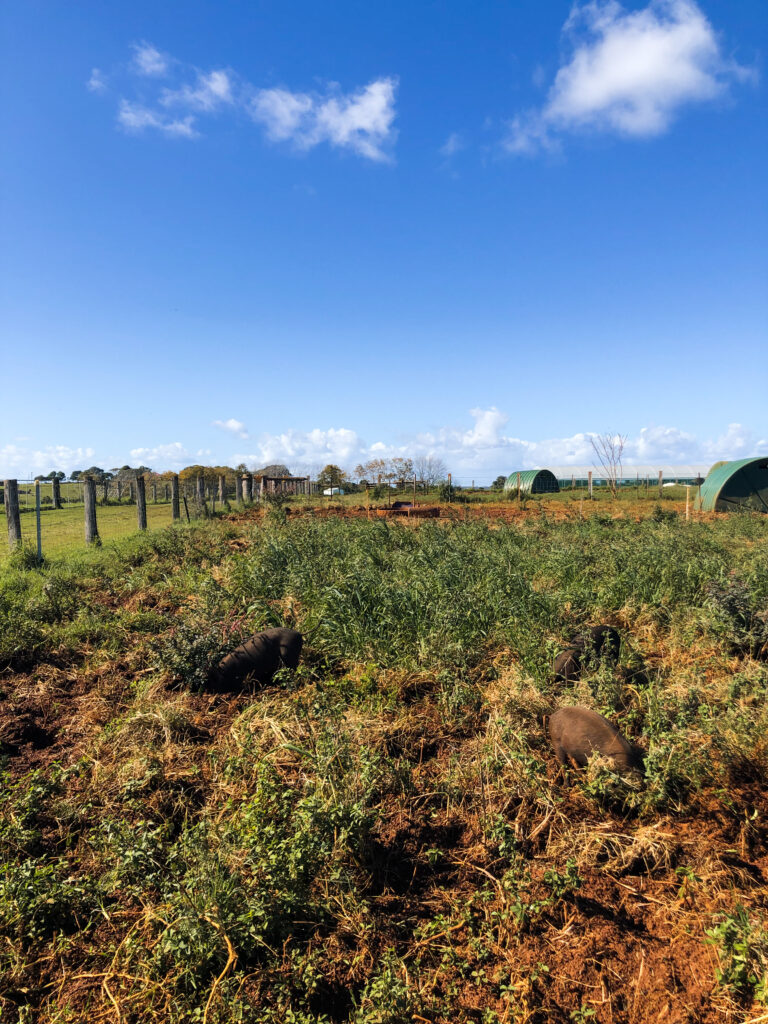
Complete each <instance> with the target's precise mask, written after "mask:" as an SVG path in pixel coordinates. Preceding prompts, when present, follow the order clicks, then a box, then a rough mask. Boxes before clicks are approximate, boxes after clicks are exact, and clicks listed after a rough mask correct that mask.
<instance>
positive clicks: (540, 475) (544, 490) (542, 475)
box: [504, 469, 560, 494]
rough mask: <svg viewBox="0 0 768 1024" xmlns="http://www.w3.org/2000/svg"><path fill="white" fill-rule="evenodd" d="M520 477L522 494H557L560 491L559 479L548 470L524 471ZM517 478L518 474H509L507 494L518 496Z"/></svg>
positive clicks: (505, 487) (505, 486)
mask: <svg viewBox="0 0 768 1024" xmlns="http://www.w3.org/2000/svg"><path fill="white" fill-rule="evenodd" d="M519 475H520V493H521V494H556V493H557V492H558V491H559V490H560V484H559V483H558V482H557V477H556V476H555V474H554V473H551V472H550V471H549V470H548V469H524V470H522V471H521V472H520V474H519ZM517 477H518V474H517V473H510V474H509V476H508V477H507V482H506V483H505V484H504V493H505V494H517Z"/></svg>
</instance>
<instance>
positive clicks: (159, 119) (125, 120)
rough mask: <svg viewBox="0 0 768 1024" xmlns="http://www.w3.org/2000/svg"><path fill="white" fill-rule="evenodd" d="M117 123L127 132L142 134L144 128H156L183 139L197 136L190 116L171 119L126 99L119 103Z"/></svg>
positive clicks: (192, 118)
mask: <svg viewBox="0 0 768 1024" xmlns="http://www.w3.org/2000/svg"><path fill="white" fill-rule="evenodd" d="M117 121H118V124H120V125H121V127H123V128H125V130H126V131H128V132H143V131H144V130H145V129H146V128H156V129H157V130H158V131H161V132H164V133H165V134H166V135H170V136H175V137H176V138H184V139H194V138H196V136H197V135H198V134H199V133H198V131H197V129H196V128H195V119H194V117H193V116H192V115H191V114H190V115H187V116H186V117H181V118H171V117H167V116H165V115H163V114H159V113H158V112H157V111H154V110H150V109H149V108H148V107H142V106H141V105H140V104H138V103H131V102H130V101H129V100H126V99H123V100H121V101H120V108H119V110H118V112H117Z"/></svg>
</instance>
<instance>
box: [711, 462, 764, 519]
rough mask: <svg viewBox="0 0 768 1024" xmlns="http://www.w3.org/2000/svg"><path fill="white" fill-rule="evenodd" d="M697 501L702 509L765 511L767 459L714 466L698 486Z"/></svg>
mask: <svg viewBox="0 0 768 1024" xmlns="http://www.w3.org/2000/svg"><path fill="white" fill-rule="evenodd" d="M697 504H698V506H699V508H700V509H702V510H704V511H705V512H732V511H734V510H736V509H747V510H751V511H753V512H768V458H766V457H765V456H763V457H762V458H759V459H737V460H736V461H735V462H724V463H723V464H722V465H721V466H716V467H714V468H713V469H712V471H711V472H710V473H709V475H708V476H707V479H706V480H705V481H704V483H703V484H702V485H701V498H700V500H699V502H697Z"/></svg>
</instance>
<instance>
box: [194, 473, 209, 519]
mask: <svg viewBox="0 0 768 1024" xmlns="http://www.w3.org/2000/svg"><path fill="white" fill-rule="evenodd" d="M195 505H196V506H197V507H196V509H195V512H196V514H197V515H198V516H207V515H208V509H207V508H206V505H205V480H204V478H203V477H201V476H199V477H198V478H197V480H196V481H195Z"/></svg>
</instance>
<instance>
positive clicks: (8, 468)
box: [0, 444, 96, 479]
mask: <svg viewBox="0 0 768 1024" xmlns="http://www.w3.org/2000/svg"><path fill="white" fill-rule="evenodd" d="M95 454H96V453H95V450H94V449H93V448H70V447H69V446H68V445H64V444H52V445H46V446H45V447H43V448H37V449H35V448H21V447H19V446H18V445H15V444H7V445H5V446H4V447H2V448H0V477H2V478H3V479H6V478H10V479H13V478H18V479H25V478H27V477H28V476H37V475H39V474H40V473H50V472H51V470H54V469H57V470H59V469H60V470H63V471H64V472H65V473H69V472H70V471H71V470H73V469H87V468H88V466H91V465H93V457H94V455H95Z"/></svg>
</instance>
